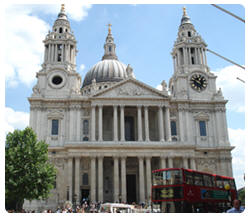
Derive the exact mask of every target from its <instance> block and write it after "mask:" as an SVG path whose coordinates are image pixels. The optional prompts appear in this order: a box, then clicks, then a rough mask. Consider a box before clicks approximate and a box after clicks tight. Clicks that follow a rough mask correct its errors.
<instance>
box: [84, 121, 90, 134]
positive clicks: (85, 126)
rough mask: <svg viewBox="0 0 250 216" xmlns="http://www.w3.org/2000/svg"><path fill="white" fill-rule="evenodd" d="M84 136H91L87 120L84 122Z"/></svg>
mask: <svg viewBox="0 0 250 216" xmlns="http://www.w3.org/2000/svg"><path fill="white" fill-rule="evenodd" d="M83 134H84V135H87V134H89V121H88V120H87V119H85V120H84V121H83Z"/></svg>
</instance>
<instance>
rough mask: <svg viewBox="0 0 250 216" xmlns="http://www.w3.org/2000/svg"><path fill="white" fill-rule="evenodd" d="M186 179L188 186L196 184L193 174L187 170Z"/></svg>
mask: <svg viewBox="0 0 250 216" xmlns="http://www.w3.org/2000/svg"><path fill="white" fill-rule="evenodd" d="M185 178H186V184H190V185H193V184H194V178H193V173H192V172H188V171H186V170H185Z"/></svg>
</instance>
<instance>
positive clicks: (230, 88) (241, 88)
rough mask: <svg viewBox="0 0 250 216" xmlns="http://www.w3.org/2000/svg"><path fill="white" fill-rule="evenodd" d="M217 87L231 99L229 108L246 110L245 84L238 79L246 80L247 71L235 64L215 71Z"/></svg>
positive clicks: (226, 97) (236, 110)
mask: <svg viewBox="0 0 250 216" xmlns="http://www.w3.org/2000/svg"><path fill="white" fill-rule="evenodd" d="M213 73H215V74H216V75H217V76H218V77H217V82H216V83H217V88H221V89H222V93H223V95H224V97H225V99H227V100H229V102H228V104H227V108H228V109H229V110H231V111H235V112H245V84H244V83H243V82H241V81H240V80H238V79H236V78H237V77H239V78H240V79H242V80H246V71H244V70H243V69H241V68H239V67H237V66H235V65H233V66H228V67H225V68H222V69H219V70H217V71H215V72H213Z"/></svg>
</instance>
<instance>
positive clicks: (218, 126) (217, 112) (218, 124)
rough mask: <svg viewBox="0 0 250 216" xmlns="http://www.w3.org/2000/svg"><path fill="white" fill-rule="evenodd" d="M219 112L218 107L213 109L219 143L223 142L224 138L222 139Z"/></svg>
mask: <svg viewBox="0 0 250 216" xmlns="http://www.w3.org/2000/svg"><path fill="white" fill-rule="evenodd" d="M220 112H221V110H220V109H219V108H216V109H215V117H216V125H217V129H218V130H217V137H218V143H219V145H223V144H224V139H223V132H222V128H223V126H222V119H221V118H220Z"/></svg>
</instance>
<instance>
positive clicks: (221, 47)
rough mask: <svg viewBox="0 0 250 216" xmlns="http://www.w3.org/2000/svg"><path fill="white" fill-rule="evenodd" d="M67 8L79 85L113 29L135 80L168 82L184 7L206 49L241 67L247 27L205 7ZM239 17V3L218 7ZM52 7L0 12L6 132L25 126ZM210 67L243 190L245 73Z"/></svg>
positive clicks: (216, 62)
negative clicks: (224, 109) (0, 16)
mask: <svg viewBox="0 0 250 216" xmlns="http://www.w3.org/2000/svg"><path fill="white" fill-rule="evenodd" d="M74 2H77V4H76V3H75V4H68V5H67V4H66V12H68V17H69V20H70V23H71V28H72V29H73V31H74V34H75V37H76V39H77V41H78V43H77V49H78V54H77V71H78V72H79V73H80V74H81V76H82V79H84V75H85V74H86V73H87V71H88V70H89V69H90V68H91V67H92V66H93V65H94V64H95V63H97V62H98V61H100V60H101V58H102V56H103V53H104V49H103V45H104V42H105V38H106V36H107V30H108V27H107V24H108V23H111V24H112V34H113V36H114V40H115V43H116V53H117V56H118V59H119V60H120V61H121V62H123V63H125V64H130V65H131V66H132V67H133V69H134V73H135V76H136V78H137V79H138V80H140V81H142V82H145V83H146V84H148V85H150V86H152V87H155V88H156V87H159V84H160V83H161V82H162V80H165V81H166V82H167V83H168V81H169V79H170V77H171V76H172V74H173V62H172V57H171V54H170V53H171V51H172V48H173V44H174V41H175V40H176V38H177V32H178V27H179V25H180V21H181V17H182V7H183V6H186V8H187V13H188V15H189V16H190V18H191V22H192V23H193V24H194V26H195V28H196V30H197V32H198V33H199V34H200V35H201V36H202V38H203V39H204V40H205V42H206V43H207V44H208V48H209V49H211V50H213V51H215V52H218V53H219V54H221V55H223V56H225V57H227V58H229V59H231V60H233V61H235V62H237V63H238V64H240V65H245V24H244V23H243V22H241V21H239V20H237V19H235V18H233V17H231V16H230V15H228V14H226V13H224V12H222V11H220V10H218V9H217V8H215V7H213V6H211V5H208V4H204V5H196V4H185V5H182V4H179V5H174V4H165V5H163V4H158V5H153V4H147V5H141V4H136V5H135V4H130V5H129V4H120V5H104V4H99V5H84V3H83V1H81V0H77V1H74ZM220 6H221V7H223V8H225V9H227V10H229V11H231V12H233V13H235V14H236V15H238V16H240V17H241V18H243V19H244V18H245V9H244V7H243V6H241V5H220ZM59 10H60V4H57V5H27V4H26V5H20V4H19V5H17V4H16V5H9V6H8V7H7V8H6V9H5V12H6V13H5V15H4V18H5V21H4V22H5V48H6V45H7V44H8V49H5V50H6V52H5V59H4V60H5V64H4V67H5V68H4V69H5V132H8V131H13V129H16V128H19V129H23V128H24V127H25V126H27V125H28V123H29V122H28V119H29V103H28V100H27V97H29V96H31V94H32V87H33V86H34V85H35V83H36V78H35V74H36V72H38V71H39V70H40V69H41V66H40V65H41V64H42V62H43V52H44V47H43V43H42V40H43V39H44V38H45V36H46V34H47V32H48V30H51V27H52V25H53V23H54V21H55V19H56V17H57V14H58V12H59ZM207 59H208V65H209V67H210V69H211V71H212V72H214V73H215V74H216V75H217V76H218V78H217V88H218V89H219V88H221V89H222V92H223V95H224V97H225V98H226V99H228V100H229V102H228V104H227V122H228V128H229V137H230V142H231V145H232V146H235V149H234V150H233V151H232V154H233V172H234V177H235V178H236V183H237V187H238V188H240V187H242V186H243V185H244V180H243V174H244V164H245V159H244V143H245V101H244V100H245V99H244V98H245V90H244V87H245V86H244V83H242V82H241V81H239V80H237V79H236V77H239V78H241V79H243V80H245V79H246V76H245V71H244V70H242V69H241V68H239V67H237V66H234V65H232V64H230V63H228V62H226V61H225V60H223V59H221V58H219V57H217V56H215V55H213V54H210V53H207Z"/></svg>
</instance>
